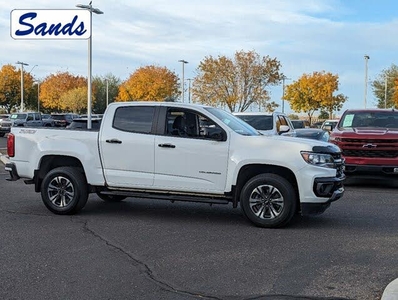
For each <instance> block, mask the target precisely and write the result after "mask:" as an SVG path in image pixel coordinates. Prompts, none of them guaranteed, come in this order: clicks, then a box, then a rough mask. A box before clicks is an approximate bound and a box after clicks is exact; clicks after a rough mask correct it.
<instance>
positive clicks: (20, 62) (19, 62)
mask: <svg viewBox="0 0 398 300" xmlns="http://www.w3.org/2000/svg"><path fill="white" fill-rule="evenodd" d="M16 64H19V65H21V109H20V110H21V112H23V66H29V64H27V63H24V62H22V61H17V62H16Z"/></svg>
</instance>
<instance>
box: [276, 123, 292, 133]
mask: <svg viewBox="0 0 398 300" xmlns="http://www.w3.org/2000/svg"><path fill="white" fill-rule="evenodd" d="M289 131H290V127H289V126H288V125H281V126H280V127H279V132H278V134H283V133H286V132H289Z"/></svg>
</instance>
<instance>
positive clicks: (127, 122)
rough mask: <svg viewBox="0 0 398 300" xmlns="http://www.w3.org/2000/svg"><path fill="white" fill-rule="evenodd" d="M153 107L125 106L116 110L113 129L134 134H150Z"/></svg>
mask: <svg viewBox="0 0 398 300" xmlns="http://www.w3.org/2000/svg"><path fill="white" fill-rule="evenodd" d="M154 112H155V107H153V106H126V107H119V108H118V109H116V112H115V116H114V118H113V128H115V129H119V130H122V131H128V132H136V133H151V130H152V123H153V115H154Z"/></svg>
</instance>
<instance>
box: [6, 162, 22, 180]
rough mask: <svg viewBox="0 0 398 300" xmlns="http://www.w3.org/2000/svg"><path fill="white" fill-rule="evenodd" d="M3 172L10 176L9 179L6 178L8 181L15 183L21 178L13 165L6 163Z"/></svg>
mask: <svg viewBox="0 0 398 300" xmlns="http://www.w3.org/2000/svg"><path fill="white" fill-rule="evenodd" d="M5 170H6V171H7V172H9V174H10V178H7V180H8V181H17V180H18V179H20V178H21V177H19V175H18V172H17V167H16V166H15V164H14V163H6V166H5Z"/></svg>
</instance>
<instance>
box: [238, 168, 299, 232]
mask: <svg viewBox="0 0 398 300" xmlns="http://www.w3.org/2000/svg"><path fill="white" fill-rule="evenodd" d="M240 205H241V208H242V211H243V213H244V215H245V216H246V217H247V218H248V219H249V220H250V221H251V222H253V223H254V224H255V225H256V226H259V227H268V228H276V227H282V226H284V225H286V224H287V223H288V222H289V221H290V220H291V219H292V217H293V216H294V214H295V212H296V206H297V195H296V192H295V190H294V187H293V186H292V185H291V184H290V183H289V182H288V181H287V180H286V179H284V178H283V177H281V176H279V175H276V174H260V175H257V176H255V177H253V178H251V179H250V180H249V181H248V182H247V183H246V184H245V185H244V187H243V189H242V191H241V194H240Z"/></svg>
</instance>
